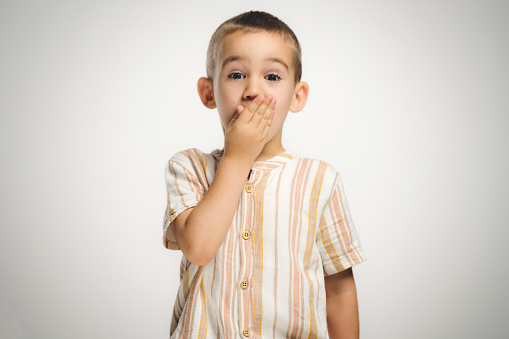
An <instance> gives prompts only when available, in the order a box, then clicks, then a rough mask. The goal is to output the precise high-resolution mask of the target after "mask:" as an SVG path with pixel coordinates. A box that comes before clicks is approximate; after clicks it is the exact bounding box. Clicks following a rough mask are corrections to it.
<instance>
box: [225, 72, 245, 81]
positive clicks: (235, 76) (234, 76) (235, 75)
mask: <svg viewBox="0 0 509 339" xmlns="http://www.w3.org/2000/svg"><path fill="white" fill-rule="evenodd" d="M245 77H246V76H245V75H244V74H242V73H240V72H233V73H230V74H228V78H230V79H233V80H241V79H244V78H245Z"/></svg>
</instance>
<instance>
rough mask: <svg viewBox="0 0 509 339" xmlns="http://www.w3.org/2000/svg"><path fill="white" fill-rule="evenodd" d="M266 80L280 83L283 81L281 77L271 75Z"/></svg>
mask: <svg viewBox="0 0 509 339" xmlns="http://www.w3.org/2000/svg"><path fill="white" fill-rule="evenodd" d="M265 79H267V80H269V81H278V80H281V77H280V76H279V75H277V74H269V75H267V76H266V77H265Z"/></svg>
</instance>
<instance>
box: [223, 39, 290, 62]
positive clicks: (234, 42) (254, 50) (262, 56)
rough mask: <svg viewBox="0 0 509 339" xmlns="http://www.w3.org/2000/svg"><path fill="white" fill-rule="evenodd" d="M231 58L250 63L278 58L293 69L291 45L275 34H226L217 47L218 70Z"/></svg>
mask: <svg viewBox="0 0 509 339" xmlns="http://www.w3.org/2000/svg"><path fill="white" fill-rule="evenodd" d="M232 56H239V57H242V58H245V59H247V60H248V61H251V62H257V61H263V60H267V59H271V58H278V59H282V60H284V61H285V62H286V64H287V65H289V66H290V67H293V50H292V48H291V45H290V43H289V42H288V41H287V39H285V38H283V37H282V36H281V35H279V34H277V33H269V32H241V31H237V32H234V33H231V34H228V35H227V36H225V37H224V38H223V40H222V41H221V43H220V45H219V49H218V58H217V65H218V66H219V68H221V67H222V64H223V61H224V60H226V59H228V58H230V57H232Z"/></svg>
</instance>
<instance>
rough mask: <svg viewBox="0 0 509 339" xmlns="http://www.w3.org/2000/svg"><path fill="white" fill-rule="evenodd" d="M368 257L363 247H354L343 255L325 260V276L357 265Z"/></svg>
mask: <svg viewBox="0 0 509 339" xmlns="http://www.w3.org/2000/svg"><path fill="white" fill-rule="evenodd" d="M366 260H367V258H366V256H365V255H364V252H363V250H362V249H361V248H357V249H354V250H352V251H350V252H348V253H346V254H344V255H342V256H341V257H337V258H334V259H332V260H327V261H324V262H323V271H324V275H325V276H329V275H332V274H335V273H339V272H342V271H344V270H346V269H349V268H351V267H353V266H355V265H358V264H360V263H362V262H364V261H366Z"/></svg>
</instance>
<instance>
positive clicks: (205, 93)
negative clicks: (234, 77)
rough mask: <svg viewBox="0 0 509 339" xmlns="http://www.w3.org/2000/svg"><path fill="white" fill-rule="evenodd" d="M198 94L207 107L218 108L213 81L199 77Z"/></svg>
mask: <svg viewBox="0 0 509 339" xmlns="http://www.w3.org/2000/svg"><path fill="white" fill-rule="evenodd" d="M198 95H199V96H200V99H201V102H202V103H203V105H205V107H207V108H210V109H214V108H216V100H215V99H214V88H213V86H212V81H211V80H209V79H207V78H200V79H198Z"/></svg>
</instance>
